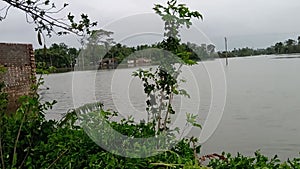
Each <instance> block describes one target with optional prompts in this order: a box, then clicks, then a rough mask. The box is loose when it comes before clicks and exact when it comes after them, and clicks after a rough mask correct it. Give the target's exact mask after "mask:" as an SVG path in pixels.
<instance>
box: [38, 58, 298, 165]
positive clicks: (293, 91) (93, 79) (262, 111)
mask: <svg viewBox="0 0 300 169" xmlns="http://www.w3.org/2000/svg"><path fill="white" fill-rule="evenodd" d="M298 56H300V55H286V56H284V55H280V56H274V55H273V56H257V57H244V58H232V59H229V66H227V67H226V66H224V60H221V59H219V60H215V61H207V62H201V63H199V64H197V65H196V66H193V67H190V68H187V67H184V68H183V73H182V75H181V78H183V79H185V80H187V82H186V83H183V84H182V86H183V88H185V89H187V91H188V93H189V94H190V96H191V99H188V98H183V97H176V98H175V100H174V105H175V109H176V111H178V112H180V113H178V115H177V116H175V117H173V119H174V120H175V121H177V122H179V123H178V124H179V126H180V125H182V124H184V121H185V120H184V118H185V117H184V113H186V112H193V113H195V112H196V113H198V116H199V118H200V123H201V124H204V123H205V122H206V121H205V120H206V119H207V118H208V117H209V113H210V110H212V109H213V108H214V107H217V108H216V109H215V111H216V112H222V113H223V114H221V115H222V116H220V114H219V117H222V118H221V119H220V121H218V120H215V121H214V123H216V124H217V128H216V130H215V131H214V132H213V134H210V135H209V137H207V140H206V139H205V141H204V143H203V144H202V149H201V150H202V154H209V153H215V152H216V153H221V152H222V151H225V152H231V153H233V154H236V153H237V152H241V153H242V154H245V155H252V154H253V153H254V151H256V150H258V149H260V150H261V152H262V153H263V154H265V155H267V156H270V157H272V156H273V155H275V154H278V155H279V157H280V158H281V159H287V158H289V157H295V156H298V153H299V152H300V122H299V121H300V75H299V72H300V58H298ZM215 65H219V66H221V68H222V70H221V71H220V69H219V68H220V67H219V66H215ZM136 69H137V68H130V69H118V70H101V71H81V72H75V73H74V72H68V73H61V74H50V75H46V76H44V80H45V86H43V87H42V89H41V91H40V92H41V97H42V100H47V101H50V100H57V101H58V103H57V104H56V105H55V106H54V108H53V109H52V110H50V111H48V112H47V114H46V117H47V118H48V119H60V118H61V117H62V114H63V113H65V112H67V110H68V109H71V108H74V107H78V106H80V105H83V104H85V103H89V102H94V101H101V102H102V103H104V106H105V108H106V109H112V110H116V111H119V112H120V114H121V115H122V116H124V117H126V116H128V115H134V117H135V118H136V119H143V118H146V114H145V98H146V97H145V95H144V94H143V88H142V83H141V81H140V80H139V79H138V78H132V77H131V73H132V72H133V71H134V70H136ZM215 72H218V73H215ZM212 79H215V80H212ZM47 88H49V89H47ZM216 93H217V94H218V93H224V94H225V95H224V96H225V97H223V95H222V94H220V95H217V94H216ZM219 98H220V100H218V99H219ZM223 99H224V101H226V104H223ZM214 100H217V102H216V103H217V104H216V105H214V103H213V102H214ZM224 103H225V102H224ZM223 106H224V107H223ZM223 108H224V109H223ZM223 110H224V111H223ZM128 112H129V113H128ZM175 126H176V125H175Z"/></svg>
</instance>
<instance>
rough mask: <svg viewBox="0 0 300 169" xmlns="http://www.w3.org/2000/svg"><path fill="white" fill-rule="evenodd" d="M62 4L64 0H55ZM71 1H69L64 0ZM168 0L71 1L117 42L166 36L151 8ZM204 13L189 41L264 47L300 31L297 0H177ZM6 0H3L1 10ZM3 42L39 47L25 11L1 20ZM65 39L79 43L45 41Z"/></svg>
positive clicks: (71, 8)
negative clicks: (225, 39)
mask: <svg viewBox="0 0 300 169" xmlns="http://www.w3.org/2000/svg"><path fill="white" fill-rule="evenodd" d="M54 2H57V3H59V4H61V3H62V2H64V1H62V0H54ZM66 2H68V1H66ZM164 2H165V0H105V1H104V0H88V1H82V0H72V1H71V0H69V4H70V5H69V6H68V8H67V9H66V10H64V11H63V12H62V13H61V15H66V14H67V13H68V12H69V11H70V12H72V13H74V14H75V15H76V14H80V13H87V14H89V16H90V17H91V18H92V20H95V21H98V28H104V29H107V30H110V31H113V32H115V35H114V38H115V39H116V40H117V41H118V42H122V43H125V44H128V45H135V44H137V43H147V42H155V41H158V40H160V39H161V38H162V32H163V24H162V22H161V20H160V18H159V17H158V16H156V15H155V14H154V12H153V10H152V7H153V4H155V3H161V4H164ZM179 2H180V3H185V4H187V6H188V7H190V9H192V10H197V11H199V12H200V13H202V14H203V17H204V20H203V21H201V20H193V27H192V29H190V30H185V31H183V32H182V38H183V40H185V41H192V42H195V43H199V44H201V43H213V44H215V45H216V46H217V49H219V50H223V49H224V37H227V38H228V45H229V48H230V49H232V48H240V47H245V46H248V47H253V48H264V47H268V46H270V45H273V44H274V43H276V42H278V41H284V40H286V39H288V38H293V39H296V38H297V36H298V35H300V21H299V19H298V18H299V16H300V1H299V0H179ZM4 6H5V3H4V2H2V1H0V9H1V8H2V7H4ZM0 42H18V43H32V44H34V47H35V48H38V47H39V46H38V44H37V38H36V32H34V25H30V24H27V23H26V20H25V15H24V14H23V13H22V12H19V11H17V10H14V9H11V10H10V12H9V14H8V17H7V18H6V19H5V20H4V21H0ZM53 42H56V43H60V42H64V43H66V44H68V45H70V46H75V47H79V43H78V41H77V38H76V37H75V36H67V37H53V38H51V39H47V43H48V44H51V43H53Z"/></svg>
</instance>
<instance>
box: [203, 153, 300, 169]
mask: <svg viewBox="0 0 300 169" xmlns="http://www.w3.org/2000/svg"><path fill="white" fill-rule="evenodd" d="M223 155H224V156H225V159H212V160H211V161H210V162H209V164H208V166H210V167H212V168H215V169H235V168H236V169H237V168H245V169H248V168H249V169H252V168H261V169H294V168H300V159H299V158H294V159H293V160H288V161H287V162H281V161H280V159H279V158H278V156H277V155H275V156H274V157H273V158H271V159H269V158H268V157H266V156H264V155H262V154H261V153H260V152H259V151H256V152H255V156H254V157H246V156H243V155H241V154H239V153H238V154H237V156H235V157H233V156H231V154H229V153H228V154H225V153H223Z"/></svg>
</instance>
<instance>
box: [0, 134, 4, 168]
mask: <svg viewBox="0 0 300 169" xmlns="http://www.w3.org/2000/svg"><path fill="white" fill-rule="evenodd" d="M0 156H1V164H2V168H3V169H5V164H4V158H3V149H2V137H0Z"/></svg>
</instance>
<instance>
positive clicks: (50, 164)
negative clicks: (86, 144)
mask: <svg viewBox="0 0 300 169" xmlns="http://www.w3.org/2000/svg"><path fill="white" fill-rule="evenodd" d="M68 150H69V149H66V150H65V151H64V152H62V153H61V154H60V155H59V156H58V157H57V158H56V159H55V160H54V161H53V162H52V163H51V164H50V165H49V166H48V167H47V169H49V168H51V167H52V166H53V165H54V164H55V163H56V162H57V161H58V160H59V159H60V158H61V157H62V156H63V155H64V154H65V153H66V152H67V151H68Z"/></svg>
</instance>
